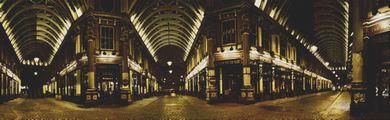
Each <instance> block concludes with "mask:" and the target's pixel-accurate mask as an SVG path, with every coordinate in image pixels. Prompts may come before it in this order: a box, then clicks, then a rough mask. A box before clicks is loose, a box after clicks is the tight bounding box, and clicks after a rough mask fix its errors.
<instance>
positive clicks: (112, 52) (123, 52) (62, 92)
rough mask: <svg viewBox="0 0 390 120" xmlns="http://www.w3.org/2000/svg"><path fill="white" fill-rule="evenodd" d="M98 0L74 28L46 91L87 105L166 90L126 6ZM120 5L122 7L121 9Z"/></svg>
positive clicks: (63, 45) (120, 101) (56, 58)
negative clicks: (160, 87)
mask: <svg viewBox="0 0 390 120" xmlns="http://www.w3.org/2000/svg"><path fill="white" fill-rule="evenodd" d="M110 3H111V4H112V5H111V6H109V5H108V6H106V5H104V2H103V1H100V2H99V1H97V2H95V3H94V5H92V6H91V7H93V8H89V9H90V10H89V11H88V12H85V13H84V14H83V15H82V16H80V18H79V19H78V21H77V23H76V24H74V26H72V27H71V28H70V31H71V32H70V33H68V35H67V36H66V37H65V40H64V43H63V44H62V46H61V48H60V49H59V52H58V53H57V54H56V57H55V59H54V60H53V63H52V64H51V65H50V66H48V67H49V69H51V71H53V72H52V73H51V76H49V77H50V79H49V81H47V83H46V84H45V85H44V86H43V89H44V90H43V91H44V93H46V94H47V95H51V96H53V97H55V98H57V99H64V100H70V101H74V102H78V103H84V104H86V105H97V104H105V103H124V104H127V103H131V102H132V101H134V100H137V99H142V98H143V97H148V96H151V95H154V94H156V93H157V92H158V91H160V89H159V86H158V83H157V78H156V72H155V68H153V67H152V65H153V64H155V61H154V59H153V57H152V56H151V55H150V53H149V52H148V51H147V49H146V48H145V45H144V44H143V42H142V40H141V39H140V37H139V36H138V35H137V34H136V33H135V31H134V28H133V26H132V25H131V24H130V22H129V21H128V19H129V17H128V15H126V14H121V11H120V10H121V9H120V7H117V6H119V5H120V4H119V3H120V2H110ZM115 6H116V7H115Z"/></svg>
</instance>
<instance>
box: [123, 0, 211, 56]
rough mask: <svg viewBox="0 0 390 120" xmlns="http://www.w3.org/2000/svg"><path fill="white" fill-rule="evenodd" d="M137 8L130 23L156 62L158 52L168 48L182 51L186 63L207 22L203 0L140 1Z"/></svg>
mask: <svg viewBox="0 0 390 120" xmlns="http://www.w3.org/2000/svg"><path fill="white" fill-rule="evenodd" d="M135 6H136V7H134V8H133V9H131V10H130V11H129V13H130V14H131V19H130V20H131V22H132V23H133V24H134V26H135V28H136V30H137V31H138V33H139V35H140V36H141V38H142V40H143V41H144V43H145V45H146V47H147V48H148V49H149V51H150V53H151V54H152V55H153V56H154V57H155V60H158V58H157V55H156V52H157V51H158V50H159V49H161V48H162V47H165V46H168V45H173V46H177V47H179V48H181V50H183V52H184V54H183V56H181V57H182V58H183V60H185V58H186V57H187V56H188V53H189V52H190V49H191V46H192V44H193V42H194V40H195V37H196V34H197V32H198V29H199V27H200V25H201V23H202V20H203V15H204V9H203V8H202V6H201V5H200V3H199V1H198V0H151V1H148V0H139V1H137V2H136V3H135Z"/></svg>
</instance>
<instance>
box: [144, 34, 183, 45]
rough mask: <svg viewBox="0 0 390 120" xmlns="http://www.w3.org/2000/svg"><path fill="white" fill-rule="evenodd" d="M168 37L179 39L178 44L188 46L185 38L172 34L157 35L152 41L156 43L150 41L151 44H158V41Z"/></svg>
mask: <svg viewBox="0 0 390 120" xmlns="http://www.w3.org/2000/svg"><path fill="white" fill-rule="evenodd" d="M168 36H169V37H175V38H177V39H180V40H181V41H180V42H182V43H184V44H189V42H188V41H187V40H186V39H185V38H183V37H182V36H176V35H172V34H159V35H158V36H156V39H154V40H157V41H151V42H158V40H159V39H161V38H163V37H168Z"/></svg>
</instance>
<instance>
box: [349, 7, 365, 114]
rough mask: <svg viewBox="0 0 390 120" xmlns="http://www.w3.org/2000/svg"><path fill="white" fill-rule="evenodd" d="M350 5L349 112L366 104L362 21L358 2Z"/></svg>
mask: <svg viewBox="0 0 390 120" xmlns="http://www.w3.org/2000/svg"><path fill="white" fill-rule="evenodd" d="M351 3H352V5H351V7H352V9H351V10H352V11H351V13H352V24H353V25H352V31H353V32H354V36H353V38H352V39H353V46H352V84H351V85H352V87H351V90H350V94H351V104H350V110H351V112H355V111H357V110H358V111H360V110H361V109H362V108H363V107H364V106H365V103H366V89H367V87H366V86H365V85H364V84H363V82H364V80H363V65H364V64H363V47H364V42H363V27H362V24H363V21H362V19H361V16H362V15H361V14H363V13H360V12H361V11H360V1H351Z"/></svg>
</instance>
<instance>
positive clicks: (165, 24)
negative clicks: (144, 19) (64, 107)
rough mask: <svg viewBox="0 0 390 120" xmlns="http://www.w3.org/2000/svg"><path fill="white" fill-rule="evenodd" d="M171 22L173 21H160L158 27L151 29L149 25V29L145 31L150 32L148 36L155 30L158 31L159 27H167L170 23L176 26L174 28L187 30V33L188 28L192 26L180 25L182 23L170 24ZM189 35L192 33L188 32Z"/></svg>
mask: <svg viewBox="0 0 390 120" xmlns="http://www.w3.org/2000/svg"><path fill="white" fill-rule="evenodd" d="M169 21H172V20H164V21H160V22H159V23H158V24H157V25H154V26H153V27H150V26H149V25H148V26H147V28H146V29H145V31H149V32H147V33H146V35H149V34H150V33H151V32H152V31H154V30H155V29H157V28H158V27H161V26H167V25H168V23H169V24H170V25H174V26H177V27H180V28H183V29H185V30H187V31H188V29H187V28H189V27H191V26H184V25H186V24H184V25H183V24H180V23H178V22H169ZM188 33H190V32H189V31H188Z"/></svg>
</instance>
